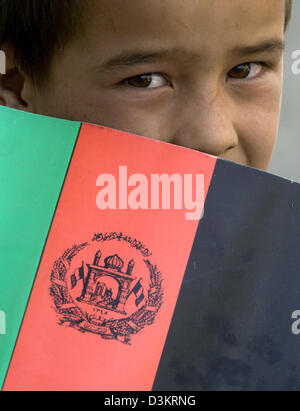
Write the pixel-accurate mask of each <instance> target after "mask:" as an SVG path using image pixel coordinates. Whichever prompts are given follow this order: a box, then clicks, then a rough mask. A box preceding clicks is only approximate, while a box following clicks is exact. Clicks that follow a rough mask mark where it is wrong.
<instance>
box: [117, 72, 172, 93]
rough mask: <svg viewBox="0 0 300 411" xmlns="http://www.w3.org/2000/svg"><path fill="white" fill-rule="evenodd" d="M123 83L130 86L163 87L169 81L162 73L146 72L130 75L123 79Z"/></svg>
mask: <svg viewBox="0 0 300 411" xmlns="http://www.w3.org/2000/svg"><path fill="white" fill-rule="evenodd" d="M123 84H127V85H129V86H131V87H136V88H144V89H148V88H159V87H164V86H167V85H169V82H168V80H167V79H166V78H165V77H164V76H163V75H162V74H159V73H148V74H141V75H138V76H134V77H130V78H129V79H127V80H125V81H124V82H123Z"/></svg>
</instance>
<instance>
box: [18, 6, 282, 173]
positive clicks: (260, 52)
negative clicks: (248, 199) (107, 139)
mask: <svg viewBox="0 0 300 411" xmlns="http://www.w3.org/2000/svg"><path fill="white" fill-rule="evenodd" d="M89 5H90V10H87V11H86V13H85V18H86V21H85V22H84V27H85V29H84V30H83V31H82V32H81V35H80V36H76V37H74V38H73V39H72V40H71V41H70V42H69V43H68V44H67V45H66V47H65V49H64V50H63V52H62V53H61V54H59V53H56V55H55V57H54V58H53V60H52V62H50V63H49V64H50V70H49V75H48V77H47V81H45V82H44V83H43V84H42V85H41V86H40V87H34V85H33V84H31V82H30V80H29V79H26V78H25V79H24V82H23V86H22V91H21V97H22V99H23V101H24V102H25V103H26V110H28V111H31V112H34V113H38V114H44V115H49V116H54V117H60V118H65V119H70V120H79V121H87V122H91V123H96V124H101V125H104V126H108V127H112V128H116V129H120V130H124V131H129V132H132V133H136V134H140V135H143V136H147V137H151V138H154V139H159V140H163V141H166V142H169V143H173V144H178V145H182V146H185V147H189V148H192V149H195V150H200V151H202V152H206V153H208V154H211V155H214V156H218V157H222V158H224V159H227V160H231V161H234V162H237V163H241V164H244V165H248V166H251V167H255V168H259V169H267V167H268V165H269V162H270V159H271V156H272V152H273V148H274V144H275V139H276V136H277V132H278V123H279V116H280V106H281V96H282V65H283V64H282V54H283V41H284V1H283V0H251V2H250V1H246V2H245V1H244V0H188V1H186V0H139V1H132V0H104V1H101V2H99V1H94V0H91V1H90V2H89ZM258 11H259V12H258ZM259 46H261V47H260V48H259ZM262 46H264V47H262ZM250 47H251V48H252V49H253V50H250V49H249V48H250ZM254 49H256V50H254ZM137 53H138V55H137ZM118 58H119V61H116V60H118ZM120 58H121V60H120ZM237 66H240V67H239V69H237ZM151 73H152V75H151ZM239 73H240V74H239ZM145 74H149V76H142V75H145ZM238 74H239V75H238ZM137 76H139V77H137ZM128 79H130V80H129V81H128ZM141 86H142V87H141ZM24 108H25V106H23V108H22V109H24Z"/></svg>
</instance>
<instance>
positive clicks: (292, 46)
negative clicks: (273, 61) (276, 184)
mask: <svg viewBox="0 0 300 411" xmlns="http://www.w3.org/2000/svg"><path fill="white" fill-rule="evenodd" d="M293 3H294V4H293V16H292V20H291V22H290V26H289V28H288V30H287V34H286V51H285V72H284V87H283V88H284V93H283V102H282V114H281V121H280V128H279V136H278V140H277V145H276V148H275V151H274V156H273V160H272V162H271V164H270V167H269V170H268V171H269V172H271V173H273V174H277V175H279V176H282V177H285V178H288V179H289V180H293V181H297V182H299V183H300V107H298V105H299V102H300V74H298V75H296V74H293V71H292V65H293V63H295V59H292V53H293V52H294V51H295V50H300V25H299V21H300V0H294V2H293ZM299 58H300V52H299V54H298V58H297V60H299ZM299 67H300V64H298V68H299Z"/></svg>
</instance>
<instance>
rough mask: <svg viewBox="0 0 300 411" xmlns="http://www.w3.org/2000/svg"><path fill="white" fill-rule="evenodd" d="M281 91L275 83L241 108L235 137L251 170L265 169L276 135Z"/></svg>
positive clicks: (277, 83) (279, 84)
mask: <svg viewBox="0 0 300 411" xmlns="http://www.w3.org/2000/svg"><path fill="white" fill-rule="evenodd" d="M281 92H282V87H281V83H279V82H276V83H275V84H274V87H269V88H268V90H265V92H264V93H261V94H260V95H258V96H256V98H254V96H253V99H252V98H251V96H250V98H249V99H248V101H247V102H244V104H243V105H241V106H240V111H239V115H238V124H239V125H238V134H239V138H240V144H241V146H242V147H243V148H244V150H245V152H246V155H247V158H248V161H249V165H250V166H252V167H255V168H259V169H263V170H266V169H267V168H268V166H269V163H270V160H271V157H272V153H273V149H274V146H275V142H276V137H277V133H278V126H279V119H280V107H281Z"/></svg>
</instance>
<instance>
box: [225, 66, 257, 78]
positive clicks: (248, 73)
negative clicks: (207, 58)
mask: <svg viewBox="0 0 300 411" xmlns="http://www.w3.org/2000/svg"><path fill="white" fill-rule="evenodd" d="M263 67H264V63H244V64H239V65H238V66H235V67H233V68H232V69H231V70H230V71H229V72H228V77H230V78H232V79H238V80H241V79H242V80H243V79H250V78H254V77H257V76H258V75H259V74H260V73H261V72H262V71H263Z"/></svg>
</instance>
